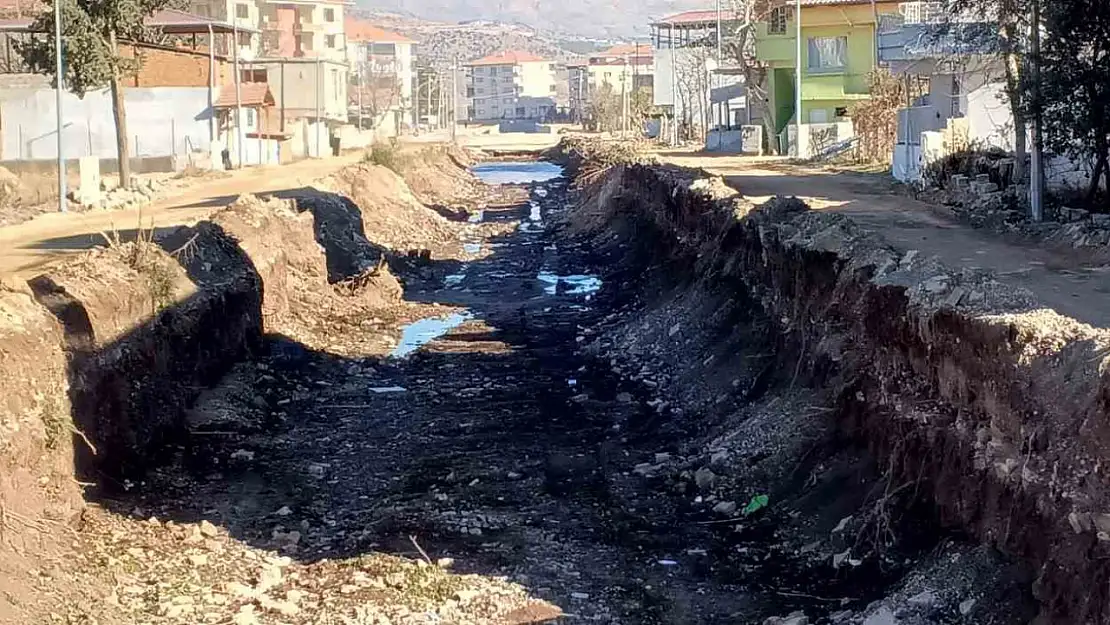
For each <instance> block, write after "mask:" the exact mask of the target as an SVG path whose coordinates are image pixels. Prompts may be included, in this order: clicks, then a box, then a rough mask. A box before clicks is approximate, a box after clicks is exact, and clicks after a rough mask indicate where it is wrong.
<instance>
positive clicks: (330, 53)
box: [190, 0, 349, 157]
mask: <svg viewBox="0 0 1110 625" xmlns="http://www.w3.org/2000/svg"><path fill="white" fill-rule="evenodd" d="M346 4H349V3H347V2H344V1H342V0H191V4H190V7H191V9H192V10H193V11H194V12H196V13H199V14H201V15H207V16H211V17H214V18H219V19H224V20H226V21H228V22H231V23H232V24H234V25H235V26H238V27H241V28H244V32H241V33H238V44H239V46H238V50H231V51H229V50H221V49H220V47H219V41H217V52H218V53H224V54H228V56H232V54H231V53H233V52H237V53H238V65H239V81H240V82H241V83H246V84H251V83H267V84H268V85H269V90H270V93H271V94H272V95H273V98H274V100H275V102H274V110H275V112H276V118H277V123H276V124H274V127H273V128H271V130H272V132H273V133H274V134H275V136H283V137H292V136H296V135H304V136H305V137H307V139H306V140H305V141H303V142H302V144H304V145H307V146H308V153H309V154H311V155H318V154H323V153H325V152H326V150H327V147H328V140H329V134H330V131H329V127H330V126H332V125H334V124H335V123H336V122H343V123H345V122H347V112H348V111H347V82H348V76H349V68H348V65H347V41H346V36H345V35H344V15H343V12H344V8H345V5H346ZM247 29H249V30H247ZM301 155H302V154H298V153H294V154H293V156H295V157H296V156H301Z"/></svg>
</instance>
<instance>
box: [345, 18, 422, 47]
mask: <svg viewBox="0 0 1110 625" xmlns="http://www.w3.org/2000/svg"><path fill="white" fill-rule="evenodd" d="M343 28H344V30H346V31H347V40H348V41H360V42H366V43H371V42H372V43H416V41H414V40H412V39H409V38H408V37H406V36H404V35H401V34H398V33H393V32H389V31H388V30H385V29H384V28H378V27H377V26H375V25H373V24H371V23H370V22H366V21H363V20H360V19H358V18H354V17H348V18H347V19H345V20H343Z"/></svg>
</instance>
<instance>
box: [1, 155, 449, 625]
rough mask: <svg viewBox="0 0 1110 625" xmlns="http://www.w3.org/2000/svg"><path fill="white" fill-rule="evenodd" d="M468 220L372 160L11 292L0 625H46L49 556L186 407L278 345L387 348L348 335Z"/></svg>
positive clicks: (375, 322) (160, 445)
mask: <svg viewBox="0 0 1110 625" xmlns="http://www.w3.org/2000/svg"><path fill="white" fill-rule="evenodd" d="M463 173H465V172H463ZM458 175H462V173H459V174H458ZM337 192H338V193H337ZM318 206H324V207H325V208H323V209H319V208H317V207H318ZM295 209H299V210H301V211H304V212H301V213H298V211H297V210H295ZM465 227H466V226H465V225H453V224H450V223H449V222H447V221H446V220H445V219H443V218H442V217H440V216H439V215H438V214H437V213H436V212H435V211H434V210H431V209H429V208H426V207H425V206H424V205H422V204H421V203H420V202H419V201H418V200H417V199H416V198H415V197H414V195H413V194H412V192H411V191H410V190H409V188H408V187H407V185H406V183H405V182H404V180H403V179H401V178H400V177H398V176H397V175H396V174H394V173H393V172H390V171H388V170H385V169H384V168H380V167H374V166H369V165H363V166H357V167H354V168H352V169H350V170H347V171H344V172H341V173H340V174H338V175H337V176H334V177H331V178H329V179H326V180H322V181H320V182H319V184H318V185H315V187H314V188H311V189H304V190H299V191H297V192H294V193H293V194H292V197H290V198H285V199H276V198H270V199H265V200H259V199H257V198H253V197H250V196H246V197H244V198H241V199H240V200H239V201H237V202H235V203H234V204H232V205H231V206H229V207H228V208H226V209H225V210H223V211H221V212H219V213H217V214H216V215H214V216H213V217H212V218H211V219H210V220H209V221H205V222H202V223H200V224H198V225H197V226H195V227H189V228H180V229H178V230H176V231H174V232H172V233H169V234H167V235H165V236H159V237H157V238H154V237H148V236H146V235H145V233H144V234H143V235H141V236H140V240H139V241H138V242H134V243H121V242H119V241H115V242H113V243H111V244H110V245H107V246H106V247H105V248H104V249H97V250H93V251H90V252H88V253H86V254H84V255H82V256H79V257H76V258H74V259H72V260H69V261H67V262H65V263H62V264H60V265H58V266H55V267H52V268H50V269H49V270H47V271H46V272H45V273H44V274H43V275H40V276H38V277H36V278H35V279H33V280H31V281H29V282H28V283H27V284H25V285H24V284H19V285H8V286H6V287H3V288H2V289H0V395H2V396H3V399H2V400H0V463H2V465H3V471H2V473H3V478H2V479H0V539H2V540H0V543H2V544H0V586H2V587H3V588H4V589H5V594H6V596H7V597H8V600H7V601H5V602H4V605H2V606H0V622H39V621H37V620H35V619H36V618H37V616H36V615H40V614H41V612H39V611H37V610H40V609H46V608H48V607H49V605H48V604H49V602H48V601H45V600H44V598H45V597H46V595H44V594H42V593H41V592H39V593H38V594H36V592H35V589H36V588H37V589H39V590H41V589H42V588H43V583H42V582H43V580H47V581H48V580H49V572H48V571H49V570H50V569H49V567H48V566H46V565H45V564H44V563H46V562H53V563H54V565H56V566H59V567H61V566H63V565H62V564H60V562H61V560H62V559H64V553H65V548H66V546H67V545H68V544H69V542H70V541H68V540H67V535H68V534H67V533H68V532H71V531H73V530H72V529H71V528H73V527H77V526H78V525H79V524H80V516H81V514H80V513H81V511H82V509H83V507H84V502H83V499H82V491H81V488H82V486H84V487H85V488H92V489H94V490H109V491H110V490H116V489H128V488H131V487H132V485H133V482H134V481H137V480H139V479H140V478H141V476H142V474H143V470H144V468H145V467H147V466H150V465H151V464H152V463H161V462H165V461H168V460H171V459H172V458H173V457H174V456H175V455H177V454H178V453H179V452H180V451H181V450H182V444H183V441H185V440H186V439H187V438H188V432H189V430H190V429H191V427H192V424H191V422H190V419H189V407H190V406H191V405H192V404H193V403H194V401H196V400H197V398H198V396H199V395H200V394H201V393H202V391H203V390H204V389H206V388H209V387H212V386H214V385H215V384H216V383H217V382H219V381H220V380H221V378H222V377H223V376H225V374H227V373H228V372H229V371H231V370H232V368H233V367H234V366H235V365H236V363H239V362H242V361H244V360H246V359H248V358H250V357H251V356H252V355H254V354H256V353H258V350H260V349H261V348H262V347H263V346H264V345H265V342H264V336H266V335H280V336H282V337H284V338H285V339H287V340H290V341H292V342H295V343H296V344H298V345H300V349H308V350H328V351H339V352H343V351H344V350H346V351H351V350H355V351H360V350H361V351H362V352H363V353H366V352H370V351H373V352H374V353H380V352H381V350H382V349H383V346H382V345H381V344H378V343H380V342H381V341H380V339H381V338H382V337H368V339H367V342H366V344H355V343H352V342H351V341H349V340H348V341H347V342H344V343H343V344H342V345H336V344H335V342H334V338H335V336H336V335H339V334H343V333H342V332H341V330H343V329H344V328H347V329H349V328H355V329H358V328H363V329H367V330H373V329H374V328H377V327H379V326H380V325H381V322H382V320H381V319H375V318H373V317H374V316H375V315H377V316H379V317H381V316H384V317H389V316H390V315H394V314H398V313H396V311H395V310H394V309H396V308H397V307H398V306H399V300H400V296H401V284H400V282H399V281H398V280H397V278H395V277H394V275H393V273H392V272H391V270H390V266H389V261H390V259H391V258H404V257H407V256H409V255H410V254H415V255H417V256H419V255H420V254H421V252H422V251H423V250H429V249H438V250H443V253H444V254H446V253H448V250H454V249H457V248H458V247H459V246H460V245H459V237H460V234H461V232H462V229H464V228H465ZM148 239H149V240H148ZM367 324H371V325H372V326H373V327H370V326H368V325H367ZM357 334H358V333H357V332H347V333H346V335H348V336H350V335H357ZM365 334H368V335H369V334H375V333H373V332H366V333H365ZM376 334H380V333H376ZM370 338H374V339H376V340H378V343H375V344H373V345H371V341H370V340H369V339H370ZM356 343H357V342H356ZM90 492H91V491H90ZM86 494H88V493H86ZM67 528H69V529H67ZM29 571H40V572H41V571H47V572H46V573H41V574H42V575H47V577H45V578H35V576H34V575H30V574H29ZM9 589H10V591H9ZM69 590H73V589H69ZM74 592H78V591H76V590H75V591H74ZM81 592H83V591H81ZM90 592H91V591H90ZM77 603H79V602H77ZM28 619H30V620H28Z"/></svg>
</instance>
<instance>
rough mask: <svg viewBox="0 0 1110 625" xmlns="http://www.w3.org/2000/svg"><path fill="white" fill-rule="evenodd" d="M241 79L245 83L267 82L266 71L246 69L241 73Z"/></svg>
mask: <svg viewBox="0 0 1110 625" xmlns="http://www.w3.org/2000/svg"><path fill="white" fill-rule="evenodd" d="M239 79H240V80H242V81H243V82H266V70H264V69H244V70H242V71H241V72H239Z"/></svg>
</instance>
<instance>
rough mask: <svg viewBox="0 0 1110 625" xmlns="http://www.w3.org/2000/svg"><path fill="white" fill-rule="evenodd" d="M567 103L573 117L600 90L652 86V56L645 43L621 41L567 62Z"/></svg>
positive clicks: (620, 91) (634, 89)
mask: <svg viewBox="0 0 1110 625" xmlns="http://www.w3.org/2000/svg"><path fill="white" fill-rule="evenodd" d="M568 69H569V73H568V80H567V84H568V90H569V92H570V105H571V108H572V110H573V112H574V114H575V116H576V117H581V114H582V113H583V112H584V111H586V110H587V108H588V106H589V103H590V100H591V98H592V97H593V96H594V95H595V94H597V93H599V92H600V91H602V90H608V91H609V92H611V93H614V94H617V95H621V94H625V93H629V94H630V93H634V92H637V91H643V92H646V93H648V94H650V93H651V92H652V90H653V89H654V74H655V58H654V56H653V54H652V49H651V46H650V45H648V44H646V43H632V44H621V45H617V46H613V47H611V48H609V49H607V50H603V51H601V52H598V53H595V54H591V55H590V56H589V57H587V58H586V59H585V60H583V61H579V62H576V63H572V64H570V65H569V66H568Z"/></svg>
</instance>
